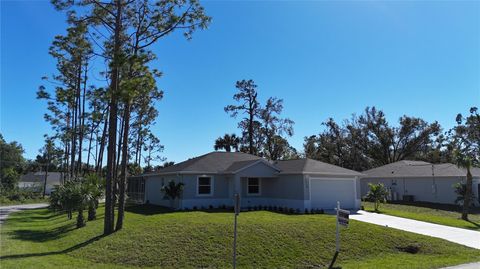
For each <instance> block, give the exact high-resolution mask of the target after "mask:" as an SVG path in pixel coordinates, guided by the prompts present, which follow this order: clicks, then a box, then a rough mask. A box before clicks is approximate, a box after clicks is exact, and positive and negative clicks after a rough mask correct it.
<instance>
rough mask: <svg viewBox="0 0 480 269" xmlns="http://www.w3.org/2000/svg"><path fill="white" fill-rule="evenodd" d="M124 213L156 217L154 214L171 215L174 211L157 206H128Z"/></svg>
mask: <svg viewBox="0 0 480 269" xmlns="http://www.w3.org/2000/svg"><path fill="white" fill-rule="evenodd" d="M125 211H127V212H130V213H134V214H140V215H147V216H149V215H156V214H165V213H173V212H175V211H174V210H172V209H170V208H167V207H164V206H158V205H146V204H145V205H128V206H127V207H126V208H125Z"/></svg>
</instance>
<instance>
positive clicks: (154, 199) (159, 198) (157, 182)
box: [145, 176, 179, 207]
mask: <svg viewBox="0 0 480 269" xmlns="http://www.w3.org/2000/svg"><path fill="white" fill-rule="evenodd" d="M170 180H173V181H175V182H179V179H178V178H177V177H176V176H150V177H145V203H151V204H154V205H161V206H167V207H169V206H171V205H172V204H171V201H170V200H168V199H165V198H164V194H163V193H162V192H161V191H160V190H161V188H162V187H163V184H167V183H168V182H169V181H170Z"/></svg>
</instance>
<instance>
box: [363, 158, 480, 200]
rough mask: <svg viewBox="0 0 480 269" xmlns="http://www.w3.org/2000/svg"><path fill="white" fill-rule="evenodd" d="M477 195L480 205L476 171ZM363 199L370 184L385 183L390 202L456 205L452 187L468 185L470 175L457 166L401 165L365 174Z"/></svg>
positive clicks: (479, 173)
mask: <svg viewBox="0 0 480 269" xmlns="http://www.w3.org/2000/svg"><path fill="white" fill-rule="evenodd" d="M471 171H472V175H473V188H472V190H473V193H474V195H475V197H476V199H475V200H476V201H475V202H476V204H477V205H478V204H479V203H480V195H479V192H480V169H479V168H472V170H471ZM362 173H363V174H364V176H363V177H362V178H361V179H360V182H361V187H360V189H361V194H362V197H363V196H365V195H366V194H367V192H368V189H369V188H368V183H383V184H384V185H385V187H387V188H388V190H389V198H388V199H389V200H392V201H395V200H407V201H423V202H431V203H441V204H455V199H456V198H457V195H456V193H455V191H454V188H453V187H452V186H453V185H454V184H455V183H458V182H465V181H466V174H467V172H466V171H465V170H464V169H461V168H458V167H457V166H456V165H455V164H451V163H443V164H431V163H428V162H422V161H406V160H404V161H398V162H395V163H391V164H387V165H384V166H380V167H377V168H374V169H370V170H367V171H364V172H362Z"/></svg>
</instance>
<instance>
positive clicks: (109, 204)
mask: <svg viewBox="0 0 480 269" xmlns="http://www.w3.org/2000/svg"><path fill="white" fill-rule="evenodd" d="M115 5H116V8H117V10H116V16H115V36H114V40H113V41H114V42H113V44H114V46H113V63H112V69H111V71H112V72H111V75H112V79H111V85H110V105H109V106H110V115H109V118H110V120H109V121H110V122H109V128H108V153H107V175H106V187H105V219H104V227H103V233H104V234H105V235H108V234H111V233H113V231H114V222H115V219H114V218H115V216H114V211H115V208H114V193H113V183H114V182H113V181H114V178H115V157H116V154H115V146H116V145H115V144H116V141H117V137H116V136H117V109H118V101H117V95H118V93H119V89H118V87H119V85H120V81H119V79H120V77H119V69H120V67H119V64H120V63H119V61H120V53H121V51H120V49H121V44H120V42H121V40H120V34H121V32H122V5H123V4H122V3H121V0H117V1H115Z"/></svg>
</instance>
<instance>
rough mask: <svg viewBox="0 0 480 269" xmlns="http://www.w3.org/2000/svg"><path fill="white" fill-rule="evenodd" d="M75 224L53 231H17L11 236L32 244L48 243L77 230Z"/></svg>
mask: <svg viewBox="0 0 480 269" xmlns="http://www.w3.org/2000/svg"><path fill="white" fill-rule="evenodd" d="M75 228H76V227H75V223H69V224H67V225H63V226H60V227H57V228H55V229H53V230H15V231H12V232H11V234H12V236H13V239H17V240H22V241H32V242H47V241H50V240H56V239H59V238H61V237H62V236H64V235H65V234H66V233H67V232H70V231H73V230H75Z"/></svg>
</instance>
